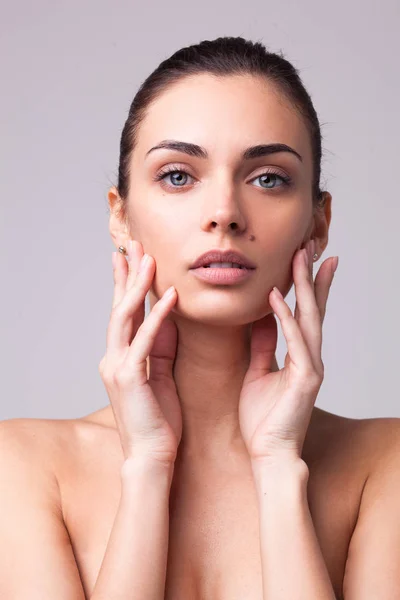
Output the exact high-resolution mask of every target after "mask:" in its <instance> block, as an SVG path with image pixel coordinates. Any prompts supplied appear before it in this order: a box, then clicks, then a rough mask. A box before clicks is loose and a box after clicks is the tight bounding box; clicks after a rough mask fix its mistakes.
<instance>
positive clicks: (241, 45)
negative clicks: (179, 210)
mask: <svg viewBox="0 0 400 600" xmlns="http://www.w3.org/2000/svg"><path fill="white" fill-rule="evenodd" d="M204 73H209V74H212V75H215V76H220V77H224V76H231V75H255V76H259V77H260V76H261V77H263V78H265V79H266V80H267V81H268V82H271V83H274V84H275V86H276V89H277V91H278V92H279V93H281V94H282V95H283V96H284V98H285V99H286V100H287V101H288V102H289V103H290V104H291V105H292V106H293V108H294V109H295V110H297V111H298V113H299V114H300V116H301V117H302V118H303V119H304V122H305V125H306V127H307V130H308V131H309V134H310V142H311V151H312V158H313V179H312V188H311V190H312V202H313V205H314V207H315V206H317V205H318V206H320V205H321V203H323V192H322V191H321V189H320V177H321V156H322V150H321V130H320V124H319V120H318V117H317V113H316V111H315V109H314V105H313V103H312V101H311V98H310V96H309V94H308V92H307V90H306V89H305V87H304V85H303V83H302V81H301V79H300V76H299V74H298V71H297V69H296V68H295V67H294V66H293V65H292V64H291V63H290V62H289V61H287V60H286V59H285V58H283V55H282V53H281V54H275V53H272V52H268V51H267V50H266V48H265V46H264V45H263V44H262V43H260V42H252V41H249V40H245V39H244V38H242V37H219V38H217V39H215V40H204V41H202V42H200V43H199V44H195V45H192V46H188V47H185V48H181V49H180V50H178V51H177V52H175V53H174V54H172V56H170V57H169V58H167V59H166V60H164V61H162V62H161V63H160V65H159V66H158V67H157V68H156V69H155V70H154V71H153V72H152V73H151V74H150V75H149V76H148V77H147V79H145V81H144V82H143V83H142V85H141V86H140V88H139V90H138V92H137V93H136V95H135V97H134V99H133V101H132V104H131V106H130V109H129V114H128V117H127V119H126V122H125V125H124V128H123V130H122V134H121V142H120V156H119V167H118V184H117V189H118V193H119V195H120V197H121V200H122V201H123V202H124V203H126V200H127V198H128V193H129V175H130V169H129V165H130V161H131V156H132V153H133V151H134V149H135V147H136V144H137V139H138V132H139V127H140V124H141V122H142V121H143V120H144V118H145V116H146V114H147V111H148V109H149V107H150V105H151V103H152V102H153V101H155V100H156V99H157V98H158V97H159V96H160V95H161V94H162V92H163V91H164V90H165V89H167V88H168V87H169V86H170V85H172V84H174V83H175V82H178V81H180V80H182V79H184V78H185V77H189V76H193V75H196V74H204ZM121 208H122V209H123V210H122V212H124V213H125V208H126V207H125V206H122V207H121Z"/></svg>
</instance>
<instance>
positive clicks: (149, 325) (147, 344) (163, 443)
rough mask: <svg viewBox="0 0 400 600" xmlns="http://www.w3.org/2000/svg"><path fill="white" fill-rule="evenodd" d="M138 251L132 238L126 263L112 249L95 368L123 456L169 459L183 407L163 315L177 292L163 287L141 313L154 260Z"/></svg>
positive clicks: (173, 341)
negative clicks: (109, 296) (106, 318)
mask: <svg viewBox="0 0 400 600" xmlns="http://www.w3.org/2000/svg"><path fill="white" fill-rule="evenodd" d="M142 257H143V248H142V245H141V243H140V242H136V241H133V242H132V251H131V253H130V261H129V264H128V263H127V261H126V259H125V257H124V256H123V255H121V254H120V253H119V252H118V253H117V255H116V259H115V266H114V268H113V272H114V297H113V306H112V311H111V318H110V322H109V325H108V328H107V348H106V354H105V355H104V357H103V358H102V359H101V361H100V364H99V372H100V376H101V378H102V380H103V383H104V385H105V387H106V390H107V394H108V397H109V399H110V403H111V406H112V409H113V413H114V417H115V421H116V424H117V427H118V431H119V435H120V438H121V444H122V449H123V452H124V456H125V460H127V459H129V458H132V457H138V456H139V457H141V458H146V459H147V458H149V459H153V460H154V459H155V460H158V461H161V462H162V463H168V464H171V463H174V461H175V458H176V454H177V449H178V446H179V442H180V440H181V437H182V413H181V408H180V402H179V398H178V394H177V390H176V385H175V381H174V379H173V364H174V360H175V355H176V348H177V338H178V335H177V329H176V325H175V323H174V322H173V321H171V320H165V317H166V316H167V315H168V313H169V312H170V311H171V309H172V307H173V306H174V305H175V303H176V300H177V292H176V290H175V288H173V291H172V295H167V294H165V293H164V295H163V296H162V297H161V299H160V300H159V301H158V302H157V303H156V304H155V305H154V306H153V308H152V310H151V312H150V314H149V315H148V316H147V317H146V319H144V315H145V308H144V302H145V298H146V294H147V292H148V290H149V288H150V287H151V285H152V282H153V278H154V274H155V266H156V265H155V260H154V259H153V258H152V257H151V256H149V257H148V259H147V263H146V264H144V265H143V262H142V263H141V259H142ZM140 263H141V264H140ZM140 267H142V268H141V269H140ZM147 357H149V362H150V369H149V378H148V374H147Z"/></svg>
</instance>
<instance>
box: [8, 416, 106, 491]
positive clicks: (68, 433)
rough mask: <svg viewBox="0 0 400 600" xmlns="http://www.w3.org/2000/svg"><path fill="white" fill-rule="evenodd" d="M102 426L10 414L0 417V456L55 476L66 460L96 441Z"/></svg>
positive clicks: (48, 476) (68, 461)
mask: <svg viewBox="0 0 400 600" xmlns="http://www.w3.org/2000/svg"><path fill="white" fill-rule="evenodd" d="M104 431H106V428H104V427H102V426H101V425H98V424H96V423H92V422H91V421H85V420H81V419H35V418H14V419H8V420H4V421H0V460H1V462H2V463H4V461H13V462H14V464H17V462H18V463H19V464H21V463H22V462H25V463H27V464H29V465H31V466H32V465H33V464H36V465H37V466H38V470H40V472H41V473H43V476H44V477H47V478H52V479H55V480H57V479H58V475H59V474H61V473H63V471H64V469H65V467H66V466H67V465H68V464H72V463H74V462H76V460H77V459H78V457H80V458H81V457H82V456H83V455H84V452H85V449H87V448H88V447H92V446H93V445H95V444H96V443H97V442H99V441H100V436H101V433H102V432H104Z"/></svg>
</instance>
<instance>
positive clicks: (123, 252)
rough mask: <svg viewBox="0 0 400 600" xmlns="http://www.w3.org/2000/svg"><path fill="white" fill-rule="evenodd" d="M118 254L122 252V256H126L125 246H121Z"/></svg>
mask: <svg viewBox="0 0 400 600" xmlns="http://www.w3.org/2000/svg"><path fill="white" fill-rule="evenodd" d="M118 252H121V254H126V248H125V246H120V247H119V248H118Z"/></svg>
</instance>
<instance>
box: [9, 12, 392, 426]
mask: <svg viewBox="0 0 400 600" xmlns="http://www.w3.org/2000/svg"><path fill="white" fill-rule="evenodd" d="M1 13H2V16H1V26H0V27H1V39H0V57H1V58H0V61H1V89H2V91H1V94H0V103H1V106H0V119H1V135H0V139H1V142H0V143H1V161H0V165H1V167H0V168H1V177H0V186H1V189H0V191H1V280H2V284H1V291H2V293H1V311H0V312H1V367H2V368H1V383H2V393H1V399H0V419H9V418H19V417H33V418H57V419H58V418H62V419H63V418H74V417H79V416H83V415H84V414H87V413H89V412H92V411H94V410H97V409H99V408H101V407H103V406H106V405H107V404H108V402H109V401H108V397H107V394H106V391H105V388H104V386H103V383H102V381H101V378H100V375H99V373H98V365H99V361H100V359H101V358H102V356H103V355H104V353H105V342H106V329H107V325H108V321H109V316H110V309H111V301H112V294H113V278H112V268H111V253H112V250H113V249H114V246H113V244H112V241H111V238H110V235H109V231H108V212H107V210H108V206H107V197H106V194H107V190H108V188H109V187H110V185H113V184H115V183H116V181H117V180H116V177H117V165H118V151H119V140H120V134H121V131H122V127H123V124H124V122H125V119H126V117H127V113H128V109H129V106H130V103H131V101H132V99H133V96H134V94H135V93H136V91H137V89H138V87H139V85H140V84H141V82H142V81H143V80H144V79H145V78H146V77H147V75H148V74H149V73H150V72H151V71H152V70H153V69H154V68H155V67H156V66H157V65H158V64H159V62H160V61H161V60H163V59H165V58H167V57H168V56H169V55H170V54H172V53H173V52H175V51H176V50H177V49H179V48H181V47H182V46H187V45H191V44H194V43H198V42H200V41H201V40H203V39H214V38H216V37H219V36H225V35H230V36H242V37H244V38H247V39H251V40H253V41H257V40H260V41H262V42H263V43H264V44H265V45H266V47H267V49H268V50H270V51H272V52H279V51H281V50H282V52H283V53H284V56H285V58H287V59H288V60H289V61H291V62H292V63H293V64H294V66H295V67H296V68H298V69H299V71H300V76H301V77H302V79H303V82H304V84H305V86H306V87H307V89H308V91H309V93H310V95H311V98H312V100H313V102H314V106H315V108H316V110H317V113H318V116H319V120H320V123H321V131H322V136H323V162H322V178H321V187H322V189H327V190H328V191H330V192H331V194H332V196H333V200H332V224H331V228H330V239H329V245H328V248H327V249H326V251H325V252H324V254H323V256H322V259H320V260H318V262H317V263H316V265H317V267H316V269H315V271H314V273H316V272H317V269H318V268H319V266H320V265H321V263H322V261H323V260H325V259H326V258H328V257H329V256H335V255H338V256H339V267H338V270H337V272H336V275H335V278H334V281H333V284H332V288H331V293H330V296H329V299H328V307H327V313H326V318H325V322H324V327H323V352H322V358H323V361H324V364H325V379H324V382H323V384H322V387H321V390H320V393H319V396H318V398H317V402H316V405H317V406H319V407H320V408H323V409H325V410H328V411H330V412H333V413H336V414H340V415H344V416H347V417H351V418H370V417H386V416H392V417H393V416H394V417H400V394H399V350H398V347H399V338H400V327H399V308H398V307H399V282H398V276H399V264H398V263H399V250H398V247H399V238H400V236H399V226H400V209H399V205H400V191H399V161H400V154H399V140H400V113H399V106H400V81H399V80H400V76H399V73H400V69H399V58H400V35H399V30H400V18H399V16H400V3H399V2H398V0H393V1H390V0H385V1H384V2H382V3H379V4H378V3H374V2H371V1H370V2H367V3H366V2H361V0H360V1H355V0H350V1H349V0H346V2H344V1H343V0H339V1H338V0H336V2H320V1H317V0H312V1H311V0H309V1H304V0H303V1H301V2H297V1H288V0H285V1H283V0H280V1H279V2H271V1H267V2H266V1H265V0H262V1H255V0H252V1H250V2H240V3H239V2H235V1H232V0H229V1H228V0H226V1H224V2H207V1H206V2H201V4H198V3H189V4H188V3H187V2H178V1H174V0H170V1H169V2H166V3H164V2H158V3H154V2H134V1H130V2H128V1H120V2H115V1H114V2H111V1H108V2H106V1H99V0H96V1H95V0H89V1H84V2H82V1H79V2H78V1H77V0H72V1H71V0H69V1H68V2H66V1H64V2H50V1H49V0H38V1H37V2H34V3H33V2H30V1H28V0H22V1H21V2H14V3H11V2H8V3H6V2H5V1H4V0H3V2H2V11H1ZM287 299H288V303H289V305H290V306H291V308H292V309H294V305H295V295H294V288H292V290H291V291H290V293H289V295H288V297H287ZM148 310H149V306H148V302H146V314H148ZM278 332H279V343H278V353H277V358H278V363H279V366H280V367H281V366H282V365H283V360H284V355H285V352H286V343H285V340H284V338H283V335H282V330H281V328H280V325H279V321H278Z"/></svg>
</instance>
